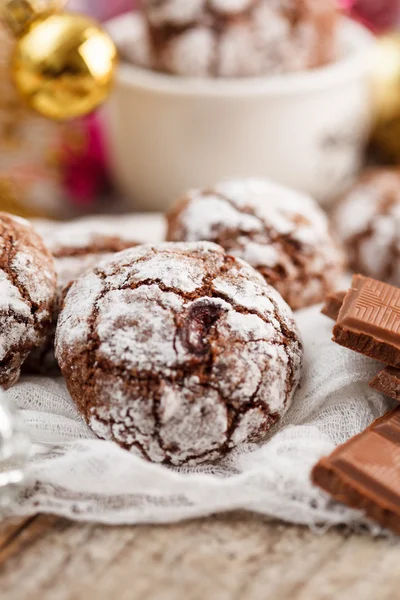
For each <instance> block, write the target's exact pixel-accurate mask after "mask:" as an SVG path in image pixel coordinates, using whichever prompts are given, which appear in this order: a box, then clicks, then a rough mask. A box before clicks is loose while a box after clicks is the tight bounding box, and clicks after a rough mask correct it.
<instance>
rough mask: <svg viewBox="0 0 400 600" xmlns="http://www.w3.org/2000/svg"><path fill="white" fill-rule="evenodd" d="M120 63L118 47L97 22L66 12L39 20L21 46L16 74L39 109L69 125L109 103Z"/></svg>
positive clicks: (25, 94) (23, 90)
mask: <svg viewBox="0 0 400 600" xmlns="http://www.w3.org/2000/svg"><path fill="white" fill-rule="evenodd" d="M116 63H117V52H116V49H115V46H114V43H113V41H112V40H111V38H110V37H109V36H108V34H106V33H105V32H104V31H103V30H102V29H101V28H100V27H99V26H98V25H97V24H96V22H95V21H93V20H92V19H89V18H88V17H85V16H83V15H77V14H72V13H71V14H69V13H62V14H55V15H50V16H47V17H45V18H44V19H42V20H37V21H35V22H34V24H33V25H31V27H30V29H29V30H28V32H27V33H25V34H24V35H23V37H22V38H21V39H20V40H19V41H18V43H17V46H16V50H15V54H14V58H13V62H12V75H13V79H14V82H15V84H16V87H17V89H18V91H19V92H20V94H21V95H22V96H23V97H24V98H25V99H26V100H27V102H28V103H29V105H30V106H31V107H32V108H33V109H34V110H36V111H37V112H39V113H40V114H42V115H44V116H45V117H48V118H51V119H56V120H65V119H70V118H74V117H79V116H82V115H85V114H88V113H90V112H92V111H93V110H94V109H95V108H97V107H98V106H99V105H100V104H102V103H103V102H104V100H106V98H107V97H108V95H109V93H110V91H111V88H112V84H113V80H114V74H115V69H116Z"/></svg>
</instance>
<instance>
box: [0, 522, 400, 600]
mask: <svg viewBox="0 0 400 600" xmlns="http://www.w3.org/2000/svg"><path fill="white" fill-rule="evenodd" d="M19 538H20V539H19ZM5 547H6V548H8V549H9V550H8V555H7V557H8V560H7V561H6V562H4V561H3V565H2V572H1V574H0V596H1V600H20V599H21V600H25V599H26V598H28V597H29V598H30V600H81V599H82V600H109V599H110V598H115V599H117V600H136V599H137V600H139V599H140V600H204V599H205V598H210V599H214V598H218V600H265V599H266V598H268V599H269V600H275V599H276V600H330V599H332V600H336V599H337V598H340V599H341V600H354V598H362V600H376V599H377V598H379V600H389V599H391V598H396V597H399V595H398V590H399V587H400V570H399V569H398V564H399V562H400V544H399V543H398V542H397V541H394V540H385V539H373V538H371V537H370V536H369V534H365V535H355V534H353V535H350V533H349V532H348V531H345V530H339V529H335V530H332V531H330V532H328V533H325V534H324V535H322V534H315V533H313V532H311V531H310V530H308V529H307V528H303V527H295V526H286V525H283V524H277V523H272V522H269V521H267V520H266V519H263V518H261V517H257V516H255V515H244V514H240V513H237V514H233V515H222V516H218V517H214V518H210V519H201V520H198V521H191V522H187V523H182V524H178V525H169V526H168V525H165V526H137V527H109V528H107V527H103V526H100V525H91V524H77V523H70V522H68V521H65V520H63V519H59V518H56V517H38V518H36V519H34V520H33V521H32V522H31V523H30V524H28V525H27V526H26V527H24V528H22V529H21V532H20V533H17V534H16V535H15V536H11V539H10V541H9V542H7V543H6V546H5ZM0 556H1V555H0Z"/></svg>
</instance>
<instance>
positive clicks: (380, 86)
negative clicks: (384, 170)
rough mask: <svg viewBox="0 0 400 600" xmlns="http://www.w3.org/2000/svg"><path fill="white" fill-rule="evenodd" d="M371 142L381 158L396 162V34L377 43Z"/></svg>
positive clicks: (399, 110) (399, 41)
mask: <svg viewBox="0 0 400 600" xmlns="http://www.w3.org/2000/svg"><path fill="white" fill-rule="evenodd" d="M372 83H373V89H372V91H373V103H374V104H373V105H374V127H373V132H372V141H373V144H374V146H375V147H376V149H377V151H378V152H379V153H380V154H381V156H382V157H383V158H386V159H389V160H390V161H394V162H399V161H400V33H390V34H387V35H384V36H382V37H380V38H378V40H377V48H376V54H375V62H374V72H373V79H372Z"/></svg>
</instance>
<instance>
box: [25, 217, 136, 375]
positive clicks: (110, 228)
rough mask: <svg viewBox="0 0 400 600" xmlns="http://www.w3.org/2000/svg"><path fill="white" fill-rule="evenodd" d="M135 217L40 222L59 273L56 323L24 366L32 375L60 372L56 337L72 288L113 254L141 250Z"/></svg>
mask: <svg viewBox="0 0 400 600" xmlns="http://www.w3.org/2000/svg"><path fill="white" fill-rule="evenodd" d="M135 220H136V219H135V217H132V216H131V215H126V216H124V218H121V217H112V216H110V217H104V218H101V217H93V218H84V219H78V220H75V221H69V222H65V223H55V222H52V221H46V220H42V221H38V222H37V228H38V230H39V231H40V232H41V233H42V236H43V240H44V242H45V244H46V246H47V247H48V249H49V250H50V251H51V253H52V254H53V257H54V264H55V269H56V273H57V299H56V302H55V305H54V312H53V322H52V326H51V328H49V331H48V335H47V337H46V339H45V340H44V342H43V343H42V344H41V345H40V346H39V347H37V348H35V349H34V350H33V351H32V352H31V353H30V355H29V357H28V359H27V361H26V362H25V364H24V370H25V371H26V372H28V373H34V374H36V373H43V374H48V373H50V372H55V371H57V370H58V364H57V361H56V359H55V356H54V334H55V330H56V326H57V320H58V316H59V314H60V311H61V307H62V303H63V300H64V297H65V294H66V292H67V291H68V288H69V287H70V286H71V285H72V283H73V282H74V281H75V280H76V279H78V278H79V277H80V276H81V275H83V274H84V273H86V272H87V271H89V270H91V269H93V268H94V267H96V266H97V265H98V264H100V263H101V262H102V261H103V260H106V259H108V258H111V257H112V256H113V254H116V253H117V252H120V251H122V250H126V249H127V248H132V247H133V246H137V245H138V243H137V241H136V239H134V236H133V235H132V229H133V227H134V225H135Z"/></svg>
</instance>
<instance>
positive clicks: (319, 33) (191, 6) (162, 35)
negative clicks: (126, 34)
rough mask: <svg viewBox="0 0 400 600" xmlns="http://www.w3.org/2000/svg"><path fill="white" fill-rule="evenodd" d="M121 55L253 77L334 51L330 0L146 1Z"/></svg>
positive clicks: (311, 64) (155, 64)
mask: <svg viewBox="0 0 400 600" xmlns="http://www.w3.org/2000/svg"><path fill="white" fill-rule="evenodd" d="M141 9H142V10H141V11H140V12H138V13H137V14H136V15H135V19H134V20H132V27H131V29H132V31H131V42H130V43H129V41H128V39H126V40H125V41H124V43H123V45H122V47H121V52H122V55H123V56H126V57H127V58H130V59H131V60H133V61H134V62H135V63H136V64H138V65H139V66H145V67H148V68H152V69H154V70H157V71H164V72H166V73H170V74H174V75H180V76H189V77H253V76H261V75H266V74H276V73H286V72H293V71H302V70H305V69H311V68H315V67H318V66H321V65H324V64H326V63H329V62H331V61H332V60H334V59H335V58H336V56H337V40H336V38H337V36H336V25H337V22H338V11H337V7H336V4H335V2H333V0H318V1H315V0H284V1H282V0H142V2H141Z"/></svg>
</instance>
